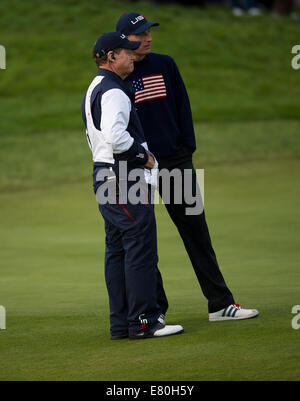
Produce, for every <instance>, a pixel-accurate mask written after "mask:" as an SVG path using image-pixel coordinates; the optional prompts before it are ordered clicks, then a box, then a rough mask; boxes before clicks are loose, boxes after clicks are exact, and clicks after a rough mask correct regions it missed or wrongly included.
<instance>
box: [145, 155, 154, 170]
mask: <svg viewBox="0 0 300 401" xmlns="http://www.w3.org/2000/svg"><path fill="white" fill-rule="evenodd" d="M148 156H149V157H148V161H147V163H146V164H145V168H148V169H149V170H152V169H153V167H154V165H155V160H154V157H153V156H152V154H151V153H148Z"/></svg>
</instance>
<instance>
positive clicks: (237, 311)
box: [208, 304, 259, 322]
mask: <svg viewBox="0 0 300 401" xmlns="http://www.w3.org/2000/svg"><path fill="white" fill-rule="evenodd" d="M258 313H259V312H258V311H257V310H256V309H243V308H242V307H241V306H240V305H239V304H231V305H229V306H227V307H226V308H224V309H221V310H219V311H218V312H213V313H209V315H208V316H209V321H210V322H218V321H223V320H242V319H250V318H252V317H255V316H257V315H258Z"/></svg>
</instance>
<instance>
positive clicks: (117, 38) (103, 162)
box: [82, 32, 183, 339]
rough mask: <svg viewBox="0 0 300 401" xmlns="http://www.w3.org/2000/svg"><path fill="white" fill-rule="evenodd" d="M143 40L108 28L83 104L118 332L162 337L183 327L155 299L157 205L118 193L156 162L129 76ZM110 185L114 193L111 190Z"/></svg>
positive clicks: (114, 326)
mask: <svg viewBox="0 0 300 401" xmlns="http://www.w3.org/2000/svg"><path fill="white" fill-rule="evenodd" d="M139 45H140V42H130V41H128V40H127V39H126V37H125V36H124V35H123V34H121V33H118V32H110V33H106V34H103V35H102V36H101V37H100V38H99V39H98V40H97V41H96V43H95V46H94V57H95V59H96V64H97V66H98V67H99V69H98V75H97V76H96V77H95V78H94V79H93V81H92V83H91V84H90V86H89V88H88V90H87V92H86V95H85V97H84V100H83V104H82V115H83V120H84V123H85V125H86V134H87V139H88V144H89V146H90V149H91V151H92V155H93V165H94V171H93V177H94V191H95V193H97V195H99V193H100V194H102V195H99V196H97V200H98V202H99V210H100V212H101V214H102V216H103V218H104V221H105V232H106V248H105V278H106V285H107V290H108V295H109V304H110V331H111V338H112V339H121V338H126V337H129V338H131V339H142V338H149V337H162V336H167V335H171V334H178V333H181V332H182V331H183V328H182V327H181V326H179V325H174V326H166V325H165V321H164V316H163V315H162V310H161V307H160V305H159V304H158V302H157V294H156V290H157V246H156V224H155V217H154V211H153V205H151V203H150V202H149V201H148V202H143V203H142V202H140V203H138V204H136V203H135V202H132V201H131V200H130V197H129V196H127V197H125V199H126V200H125V201H121V200H120V199H121V193H120V192H119V191H122V189H123V190H124V191H126V192H127V194H126V195H128V193H129V191H130V188H131V187H132V186H133V185H134V184H135V182H133V181H129V179H128V177H129V176H128V174H129V173H130V172H132V171H133V170H134V169H136V170H137V172H138V173H140V176H143V175H145V173H146V172H148V173H149V170H151V169H152V168H153V167H154V163H155V159H154V157H153V156H152V155H151V154H150V153H149V151H148V150H147V145H146V142H145V138H144V134H143V130H142V127H141V125H140V122H139V119H138V117H137V114H136V110H135V107H134V106H133V104H132V100H131V99H130V93H129V92H128V88H127V86H126V84H124V82H123V80H124V79H125V78H126V77H127V76H128V75H129V74H130V73H131V72H132V71H133V60H134V55H133V50H134V49H137V48H138V47H139ZM121 163H122V169H120V165H121ZM145 169H147V171H145ZM124 170H126V171H124ZM127 170H128V171H127ZM120 171H121V173H120ZM121 175H122V177H121ZM124 177H125V178H124ZM147 177H149V174H148V175H147ZM121 180H123V182H124V181H126V185H123V186H122V185H121V184H120V181H121ZM103 188H104V190H103V191H102V189H103ZM112 188H113V189H114V191H115V192H113V191H111V189H112ZM107 190H108V191H110V192H111V196H110V197H108V198H105V197H104V193H105V191H107ZM113 195H115V197H114V196H113ZM122 195H124V193H123V194H122ZM147 196H149V195H148V194H147ZM123 197H124V196H123Z"/></svg>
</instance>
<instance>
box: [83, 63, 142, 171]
mask: <svg viewBox="0 0 300 401" xmlns="http://www.w3.org/2000/svg"><path fill="white" fill-rule="evenodd" d="M132 96H133V95H132V92H131V91H130V89H129V87H128V85H127V84H126V83H124V81H123V80H122V79H121V78H120V77H119V76H118V75H117V74H115V73H114V72H112V71H108V70H105V69H101V68H99V71H98V75H97V76H96V77H95V78H94V79H93V81H92V83H91V84H90V86H89V88H88V90H87V92H86V94H85V96H84V99H83V102H82V117H83V121H84V123H85V126H86V135H87V140H88V144H89V146H90V149H91V151H92V155H93V164H94V176H95V170H96V169H97V168H99V167H103V166H113V167H114V170H115V167H117V166H116V164H117V163H118V161H120V160H126V161H127V162H128V165H129V167H130V166H132V167H138V166H140V167H142V166H144V165H145V164H146V163H147V161H148V152H147V144H146V141H145V137H144V132H143V128H142V126H141V123H140V121H139V118H138V115H137V112H136V109H135V107H134V104H133V98H132Z"/></svg>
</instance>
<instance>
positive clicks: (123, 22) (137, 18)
mask: <svg viewBox="0 0 300 401" xmlns="http://www.w3.org/2000/svg"><path fill="white" fill-rule="evenodd" d="M158 25H159V24H158V23H157V22H148V21H147V20H146V18H145V16H144V15H142V14H139V13H124V14H122V15H121V17H120V18H119V21H118V22H117V25H116V29H117V31H119V32H121V33H123V34H124V35H136V34H138V33H142V32H145V31H146V30H147V29H149V28H151V27H152V26H158Z"/></svg>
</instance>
